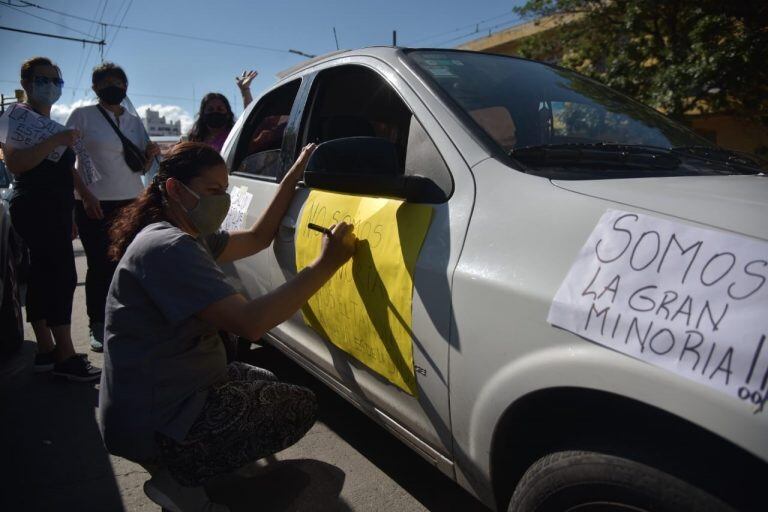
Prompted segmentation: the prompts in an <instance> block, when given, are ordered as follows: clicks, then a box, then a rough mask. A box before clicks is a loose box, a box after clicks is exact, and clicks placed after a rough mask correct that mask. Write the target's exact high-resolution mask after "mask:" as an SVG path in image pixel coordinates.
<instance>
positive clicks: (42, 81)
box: [32, 76, 64, 87]
mask: <svg viewBox="0 0 768 512" xmlns="http://www.w3.org/2000/svg"><path fill="white" fill-rule="evenodd" d="M32 81H33V82H34V84H35V85H48V84H54V85H58V86H59V87H61V86H62V85H64V80H62V79H61V78H50V77H47V76H36V77H35V78H33V79H32Z"/></svg>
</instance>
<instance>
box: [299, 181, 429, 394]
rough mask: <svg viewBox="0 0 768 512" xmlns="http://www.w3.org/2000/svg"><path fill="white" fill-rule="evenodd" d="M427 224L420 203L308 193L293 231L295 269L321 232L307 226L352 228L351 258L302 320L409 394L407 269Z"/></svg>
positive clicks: (311, 254)
mask: <svg viewBox="0 0 768 512" xmlns="http://www.w3.org/2000/svg"><path fill="white" fill-rule="evenodd" d="M431 219H432V208H431V207H430V206H428V205H419V204H408V203H405V202H403V201H399V200H395V199H383V198H373V197H360V196H351V195H345V194H336V193H332V192H323V191H318V190H313V191H311V192H310V194H309V197H308V198H307V202H306V204H305V205H304V209H303V211H302V214H301V218H300V219H299V225H298V226H297V228H296V269H297V270H301V269H303V268H304V267H306V266H307V265H309V264H310V263H312V262H313V261H314V260H315V259H316V258H317V256H318V255H319V254H320V249H321V244H322V234H321V233H318V232H317V231H314V230H310V229H308V228H307V224H308V223H310V222H313V223H315V224H319V225H321V226H325V227H330V226H331V225H332V224H336V223H339V222H346V223H348V224H353V225H354V226H355V230H354V233H355V235H356V236H357V238H358V243H357V248H356V250H355V255H354V256H353V258H352V260H351V261H349V262H347V263H346V264H345V265H344V266H343V267H342V268H341V269H339V271H338V272H336V274H335V275H334V276H333V277H332V278H331V279H330V281H328V282H327V283H326V284H325V286H323V287H322V288H321V289H320V291H318V292H317V293H316V294H315V295H314V296H313V297H312V298H311V299H310V300H309V302H308V303H307V304H306V306H304V308H302V313H303V315H304V321H305V322H307V325H309V326H310V327H312V328H313V329H314V330H315V331H317V332H318V333H319V334H320V335H321V336H323V337H324V338H325V339H327V340H329V341H330V342H332V343H333V344H334V345H336V346H337V347H339V348H341V349H342V350H344V351H345V352H347V353H348V354H350V355H352V356H353V357H355V358H356V359H357V360H358V361H360V362H362V363H363V364H365V365H366V366H368V367H369V368H371V369H372V370H374V371H375V372H377V373H378V374H380V375H381V376H383V377H384V378H386V379H387V380H389V381H390V382H392V383H393V384H395V385H396V386H398V387H400V388H401V389H403V390H404V391H406V392H408V393H410V394H411V395H414V396H415V395H416V376H415V374H414V370H413V332H412V326H411V324H412V319H411V310H412V304H413V270H414V267H415V266H416V260H417V259H418V257H419V251H420V250H421V245H422V243H423V242H424V237H425V236H426V234H427V229H429V223H430V221H431Z"/></svg>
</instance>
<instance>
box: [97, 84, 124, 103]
mask: <svg viewBox="0 0 768 512" xmlns="http://www.w3.org/2000/svg"><path fill="white" fill-rule="evenodd" d="M96 96H98V97H99V99H100V100H101V101H103V102H104V103H106V104H107V105H119V104H120V102H121V101H123V100H124V99H125V89H123V88H122V87H117V86H116V85H110V86H109V87H104V88H103V89H99V90H98V91H96Z"/></svg>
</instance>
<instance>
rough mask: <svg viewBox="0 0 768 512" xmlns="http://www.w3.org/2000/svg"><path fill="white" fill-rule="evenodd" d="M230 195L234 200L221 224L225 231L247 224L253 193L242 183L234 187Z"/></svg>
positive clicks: (240, 227)
mask: <svg viewBox="0 0 768 512" xmlns="http://www.w3.org/2000/svg"><path fill="white" fill-rule="evenodd" d="M229 195H230V198H231V200H232V202H231V204H230V206H229V212H228V213H227V216H226V218H225V219H224V222H223V223H222V225H221V229H223V230H224V231H235V230H238V229H242V228H243V225H244V224H245V218H246V214H247V213H248V207H249V206H250V205H251V199H253V194H251V193H250V192H248V187H246V186H244V185H241V186H239V187H234V188H233V189H232V191H231V192H230V193H229Z"/></svg>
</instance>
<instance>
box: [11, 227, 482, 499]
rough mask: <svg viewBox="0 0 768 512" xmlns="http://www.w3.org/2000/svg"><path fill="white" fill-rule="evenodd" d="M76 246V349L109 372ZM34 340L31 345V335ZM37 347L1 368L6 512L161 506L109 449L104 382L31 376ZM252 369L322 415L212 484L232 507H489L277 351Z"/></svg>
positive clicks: (267, 351) (266, 350) (138, 471)
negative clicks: (309, 400) (277, 448)
mask: <svg viewBox="0 0 768 512" xmlns="http://www.w3.org/2000/svg"><path fill="white" fill-rule="evenodd" d="M75 251H76V253H75V254H76V256H77V269H78V276H79V279H78V286H77V290H76V292H75V307H74V312H73V318H72V330H73V337H74V341H75V346H76V349H77V351H78V352H87V353H88V354H89V357H90V359H91V361H92V362H93V363H94V364H95V365H97V366H100V367H101V366H102V360H103V358H102V356H101V354H95V353H93V352H90V350H89V346H88V329H87V318H86V313H85V296H84V284H83V282H84V280H85V270H86V265H85V255H84V254H83V252H82V246H81V245H80V243H79V240H78V241H75ZM27 329H28V326H27ZM26 338H27V340H34V336H33V335H32V332H31V329H28V332H27V333H26ZM34 350H35V344H34V343H32V342H26V343H25V346H24V347H23V350H22V353H21V354H19V356H18V357H17V358H16V361H15V362H14V363H15V364H10V365H3V366H2V367H0V447H2V452H0V453H1V455H0V510H2V511H7V512H16V511H23V512H34V511H66V512H69V511H73V512H74V511H77V512H80V511H82V512H88V511H94V512H112V511H130V512H133V511H153V512H154V511H158V510H159V507H158V506H157V505H155V504H153V503H152V502H150V501H149V499H148V498H147V497H146V496H145V495H144V492H143V489H142V486H143V484H144V482H145V481H146V480H147V479H148V478H149V475H148V474H147V473H146V471H144V469H142V468H141V466H138V465H137V464H134V463H132V462H129V461H127V460H124V459H121V458H119V457H113V456H110V455H109V454H108V453H107V452H106V451H105V449H104V447H103V445H102V442H101V437H100V434H99V431H98V426H97V423H96V408H97V406H98V385H97V384H79V383H70V382H66V381H63V380H60V379H56V378H54V377H53V376H52V375H51V374H50V373H47V374H34V373H33V372H32V371H31V364H32V360H33V358H34ZM248 362H251V363H253V364H257V365H259V366H263V367H266V368H269V369H270V370H272V371H274V372H275V373H276V374H277V375H278V377H279V378H280V379H281V380H285V381H289V382H294V383H297V384H301V385H304V386H307V387H309V388H311V389H312V390H314V391H315V393H316V394H317V396H318V400H319V404H320V414H319V419H318V421H317V423H316V424H315V426H314V427H313V428H312V429H311V430H310V431H309V433H308V434H307V435H306V436H305V437H304V438H303V439H302V440H301V441H299V442H298V443H297V444H295V445H294V446H292V447H290V448H288V449H286V450H284V451H282V452H280V453H278V454H277V456H276V459H277V460H276V461H270V462H261V463H259V464H256V465H254V466H253V467H251V468H249V469H248V470H247V471H243V472H240V474H238V475H232V476H228V477H225V478H221V479H217V480H216V481H215V482H213V483H212V484H211V485H210V486H209V489H208V491H209V494H210V495H211V496H212V497H213V498H214V499H215V500H216V501H220V502H223V503H226V504H228V505H229V506H230V509H231V510H232V512H241V511H242V512H246V511H247V512H252V511H254V512H255V511H340V512H341V511H393V510H394V511H397V512H411V511H414V512H415V511H425V510H429V511H462V512H464V511H467V512H472V511H487V510H488V509H486V508H485V507H483V506H482V505H481V504H480V503H479V502H477V501H476V500H475V499H474V498H473V497H472V496H470V495H469V494H468V493H467V492H465V491H464V490H462V489H461V488H460V487H459V486H458V485H456V484H455V483H454V482H452V481H451V480H450V479H448V478H447V477H445V476H443V475H442V474H441V473H440V472H439V471H438V470H437V469H435V468H434V467H433V466H432V465H431V464H429V463H428V462H426V461H425V460H423V459H422V458H421V457H419V456H418V455H416V454H415V453H414V452H412V451H411V450H410V449H409V448H407V447H406V446H404V445H403V444H402V443H401V442H400V441H398V440H397V439H396V438H394V437H393V436H392V435H390V434H389V433H388V432H386V431H385V430H384V429H382V428H381V427H379V426H378V425H376V424H375V423H374V422H373V421H371V420H370V419H369V418H368V417H366V416H365V415H364V414H362V413H361V412H359V411H358V410H357V409H355V408H354V407H353V406H351V405H350V404H348V403H347V402H346V401H344V400H343V399H342V398H340V397H339V396H337V395H336V394H335V393H333V392H332V391H330V390H329V389H328V388H327V387H325V386H324V385H323V384H322V383H320V382H319V381H317V380H316V379H314V378H313V377H312V376H310V375H309V374H308V373H306V372H305V371H304V370H302V369H301V368H300V367H298V366H297V365H295V364H294V363H293V362H292V361H290V360H289V359H287V358H286V357H285V356H283V355H282V354H280V353H279V352H278V351H276V350H275V349H273V348H271V347H263V348H258V349H255V350H253V351H251V354H250V355H249V356H248Z"/></svg>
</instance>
